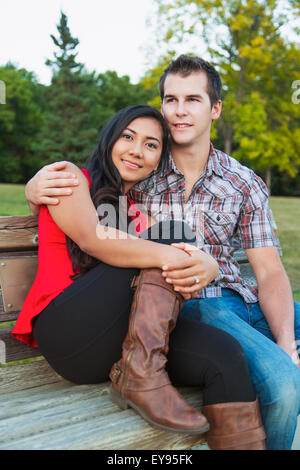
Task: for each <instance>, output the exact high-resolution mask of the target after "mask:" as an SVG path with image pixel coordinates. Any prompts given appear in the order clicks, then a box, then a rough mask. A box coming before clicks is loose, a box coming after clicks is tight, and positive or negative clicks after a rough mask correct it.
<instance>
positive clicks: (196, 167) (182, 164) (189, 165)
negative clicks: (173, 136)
mask: <svg viewBox="0 0 300 470" xmlns="http://www.w3.org/2000/svg"><path fill="white" fill-rule="evenodd" d="M170 150H171V154H172V157H173V160H174V162H175V165H176V167H177V168H178V170H179V171H181V173H182V174H183V175H184V176H185V178H186V179H187V178H189V179H193V180H195V181H196V180H197V179H198V178H199V176H200V175H201V174H202V173H203V171H204V169H205V167H206V164H207V161H208V157H209V153H210V141H205V142H200V143H197V144H193V145H189V146H184V145H178V144H176V143H174V142H172V143H171V146H170Z"/></svg>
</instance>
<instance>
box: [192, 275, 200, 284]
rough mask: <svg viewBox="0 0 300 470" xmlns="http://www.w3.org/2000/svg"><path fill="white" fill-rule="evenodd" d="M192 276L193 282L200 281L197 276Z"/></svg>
mask: <svg viewBox="0 0 300 470" xmlns="http://www.w3.org/2000/svg"><path fill="white" fill-rule="evenodd" d="M193 278H194V281H195V284H199V283H200V280H199V278H198V277H197V276H193Z"/></svg>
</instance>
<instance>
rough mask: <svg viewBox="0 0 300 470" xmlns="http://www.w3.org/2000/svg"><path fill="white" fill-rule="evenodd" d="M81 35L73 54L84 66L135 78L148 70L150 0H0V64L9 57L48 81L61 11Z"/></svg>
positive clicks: (78, 35) (151, 10)
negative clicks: (49, 63)
mask: <svg viewBox="0 0 300 470" xmlns="http://www.w3.org/2000/svg"><path fill="white" fill-rule="evenodd" d="M61 10H62V11H63V12H64V13H65V14H66V15H67V17H68V25H69V28H70V30H71V34H72V36H73V37H77V38H78V39H79V46H78V47H77V49H76V50H77V51H78V56H77V60H78V61H80V62H82V63H84V64H85V66H86V68H87V70H88V71H92V70H96V71H97V72H98V73H101V72H105V71H107V70H115V71H116V72H117V73H118V75H119V76H122V75H129V76H130V79H131V82H132V83H137V82H138V81H139V79H140V78H141V77H142V76H143V72H145V71H146V70H147V60H146V59H145V58H146V53H145V47H147V45H148V44H150V43H152V42H153V38H151V34H153V32H151V30H150V28H147V26H146V20H147V17H148V16H149V15H150V14H151V12H153V11H154V4H153V1H152V0H0V65H4V64H6V63H7V62H8V61H11V62H13V63H15V64H16V65H18V66H19V67H24V68H26V69H27V70H29V71H33V72H35V73H36V75H37V78H38V80H39V81H40V82H41V83H44V84H46V85H47V84H49V83H50V80H51V69H50V67H47V66H46V65H45V61H46V59H52V58H53V52H54V50H55V46H54V43H53V41H52V39H51V37H50V34H53V35H54V36H55V37H57V34H58V32H57V29H56V25H57V24H58V23H59V19H60V11H61Z"/></svg>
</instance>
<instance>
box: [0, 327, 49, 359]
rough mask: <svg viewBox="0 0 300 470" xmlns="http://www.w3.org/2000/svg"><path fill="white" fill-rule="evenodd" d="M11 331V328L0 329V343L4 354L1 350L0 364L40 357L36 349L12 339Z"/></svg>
mask: <svg viewBox="0 0 300 470" xmlns="http://www.w3.org/2000/svg"><path fill="white" fill-rule="evenodd" d="M12 329H13V327H9V328H0V343H1V344H2V349H4V353H3V350H2V354H1V356H0V364H7V363H8V362H12V361H19V360H21V359H28V358H31V357H38V356H41V353H40V351H39V349H38V348H35V347H30V346H28V345H27V344H25V343H23V341H19V340H17V339H16V338H14V337H13V336H12V335H11V332H12ZM3 345H4V346H3Z"/></svg>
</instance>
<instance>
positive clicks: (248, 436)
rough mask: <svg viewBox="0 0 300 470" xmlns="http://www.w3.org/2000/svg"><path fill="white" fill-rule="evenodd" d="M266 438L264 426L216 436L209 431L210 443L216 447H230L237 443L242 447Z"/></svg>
mask: <svg viewBox="0 0 300 470" xmlns="http://www.w3.org/2000/svg"><path fill="white" fill-rule="evenodd" d="M265 438H266V433H265V431H264V428H263V426H260V427H259V428H256V429H250V430H248V431H244V432H240V433H236V434H229V435H227V436H214V435H210V433H209V432H208V433H207V442H208V445H209V446H211V447H213V448H214V449H218V448H219V449H226V448H227V449H228V448H230V447H235V446H236V445H238V446H239V447H241V446H243V445H245V444H250V443H252V442H257V441H260V440H262V439H265Z"/></svg>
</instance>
